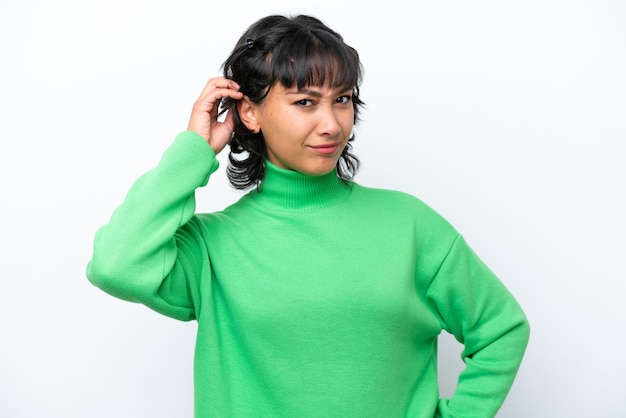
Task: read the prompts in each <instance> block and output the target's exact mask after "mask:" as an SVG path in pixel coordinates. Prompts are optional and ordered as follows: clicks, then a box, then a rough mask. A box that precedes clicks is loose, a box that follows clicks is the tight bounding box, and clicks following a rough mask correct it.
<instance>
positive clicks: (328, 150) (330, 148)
mask: <svg viewBox="0 0 626 418" xmlns="http://www.w3.org/2000/svg"><path fill="white" fill-rule="evenodd" d="M339 145H340V144H338V143H337V144H321V145H309V147H310V148H311V149H313V150H314V151H316V152H318V153H320V154H324V155H328V154H333V153H335V151H337V148H339Z"/></svg>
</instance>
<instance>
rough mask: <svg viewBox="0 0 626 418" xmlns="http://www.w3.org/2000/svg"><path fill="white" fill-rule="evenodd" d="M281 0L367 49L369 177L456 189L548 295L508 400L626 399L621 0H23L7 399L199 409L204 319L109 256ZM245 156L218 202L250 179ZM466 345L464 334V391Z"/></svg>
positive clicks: (150, 410) (128, 413)
mask: <svg viewBox="0 0 626 418" xmlns="http://www.w3.org/2000/svg"><path fill="white" fill-rule="evenodd" d="M409 4H410V5H409ZM270 13H281V14H294V13H308V14H313V15H315V16H317V17H319V18H321V19H322V20H324V21H325V22H326V23H328V24H329V25H330V26H331V27H333V28H334V29H336V30H337V31H339V32H340V33H341V34H342V35H343V36H344V38H345V39H346V41H347V42H348V43H349V44H351V45H353V46H354V47H355V48H356V49H357V50H358V51H359V52H360V54H361V57H362V61H363V64H364V66H365V80H364V83H363V87H362V92H361V93H362V97H363V99H364V100H365V101H366V103H367V108H366V110H365V112H364V114H363V121H362V123H361V124H360V125H359V126H358V127H357V130H356V133H357V141H356V142H355V152H356V153H357V154H358V155H359V156H360V158H361V160H362V170H361V172H360V174H359V175H358V176H357V178H356V180H357V181H359V182H360V183H362V184H364V185H370V186H377V187H385V188H391V189H399V190H403V191H407V192H410V193H412V194H414V195H416V196H418V197H420V198H421V199H423V200H424V201H426V202H427V203H428V204H429V205H431V206H432V207H434V208H435V209H436V210H438V211H439V212H440V213H441V214H442V215H443V216H445V217H446V218H447V219H448V220H450V221H451V222H452V223H453V224H454V225H455V226H456V227H457V229H459V230H460V231H461V232H462V233H463V234H464V235H465V236H466V239H467V240H468V241H469V242H470V244H471V245H472V246H473V247H474V249H475V250H476V251H477V252H478V254H479V255H480V256H481V257H482V258H483V259H484V260H485V261H486V262H487V264H489V265H490V266H491V267H492V269H493V270H494V271H495V272H496V273H497V274H498V275H499V276H500V278H501V279H502V281H503V282H504V283H505V284H506V285H507V286H508V287H509V288H510V289H511V291H512V292H513V293H514V294H515V296H516V297H517V298H518V300H519V302H520V303H521V305H522V306H523V308H524V309H525V311H526V313H527V315H528V317H529V319H530V322H531V326H532V335H531V341H530V345H529V347H528V351H527V355H526V357H525V359H524V362H523V364H522V367H521V370H520V372H519V375H518V379H517V381H516V382H515V384H514V386H513V388H512V390H511V393H510V395H509V397H508V399H507V401H506V403H505V404H504V406H503V407H502V410H501V413H500V414H499V415H498V416H499V417H504V418H529V417H532V418H535V417H547V418H559V417H564V418H576V417H581V418H589V417H603V418H624V417H626V406H625V405H624V401H623V395H624V392H625V390H626V361H625V359H624V353H625V352H626V341H625V338H624V329H625V324H626V308H625V306H624V305H625V303H624V300H625V299H626V298H625V297H626V290H625V289H624V281H625V280H624V279H625V278H626V273H625V271H626V255H625V254H626V244H625V238H624V237H625V235H626V223H625V221H624V214H625V213H626V196H625V191H626V145H625V142H626V76H625V75H626V4H625V3H624V2H623V1H620V0H614V1H610V0H586V1H585V0H574V1H565V0H562V1H557V0H544V1H539V0H527V1H524V2H500V1H486V0H478V1H473V2H466V1H460V0H451V1H446V2H426V1H417V2H412V3H407V2H405V1H400V0H388V1H384V2H377V3H374V4H366V3H355V2H350V4H348V2H338V1H336V0H334V1H328V0H320V1H316V2H309V1H307V2H305V1H300V2H298V1H295V2H294V1H292V2H287V1H247V0H244V1H238V2H215V1H208V0H204V1H199V0H182V1H176V2H167V1H160V2H159V1H157V2H154V1H147V0H137V1H133V0H124V1H121V0H109V1H107V2H104V1H91V2H86V1H78V0H58V1H55V2H47V1H43V0H40V1H37V0H19V1H18V0H1V1H0V60H1V62H0V141H1V145H0V182H1V186H2V187H1V189H0V192H1V193H2V194H1V198H0V199H1V200H0V208H1V209H2V213H1V214H2V216H1V217H0V231H1V232H0V233H1V234H2V235H1V237H2V245H3V246H2V249H1V251H0V266H1V267H2V273H0V280H1V282H0V285H1V286H0V417H2V418H43V417H45V418H49V417H54V418H56V417H62V418H86V417H89V418H100V417H102V418H104V417H107V418H108V417H116V418H131V417H132V418H139V417H151V418H160V417H163V418H165V417H168V418H171V417H177V418H179V417H191V416H192V415H193V401H192V396H193V394H192V389H193V386H192V366H193V344H194V332H195V324H194V323H182V322H177V321H174V320H172V319H169V318H165V317H161V316H159V315H158V314H156V313H153V312H152V311H149V310H148V309H147V308H145V307H143V306H139V305H135V304H131V303H128V302H122V301H119V300H116V299H114V298H112V297H110V296H108V295H106V294H104V293H102V292H101V291H99V290H98V289H96V288H95V287H93V286H91V284H89V282H88V281H87V279H86V278H85V267H86V264H87V262H88V260H89V258H90V256H91V246H92V240H93V236H94V234H95V231H96V229H97V228H98V227H99V226H100V225H102V224H103V223H105V222H106V221H107V220H108V217H109V215H110V214H111V212H112V211H113V209H114V208H115V207H116V206H117V205H118V204H119V203H120V202H121V199H122V198H123V196H124V195H125V193H126V190H127V189H128V187H129V186H130V184H131V183H132V181H134V179H135V178H136V177H137V176H138V175H140V174H141V173H143V172H144V171H146V170H147V169H149V168H151V167H152V166H153V165H154V164H156V162H157V161H158V159H159V157H160V155H161V152H162V151H163V150H164V149H165V148H166V147H167V146H168V145H169V144H170V143H171V141H172V140H173V138H174V136H175V135H176V134H177V133H178V132H179V131H181V130H183V129H185V127H186V124H187V118H188V116H189V112H190V109H191V105H192V104H193V101H194V100H195V99H196V97H197V95H198V94H199V93H200V91H201V89H202V87H203V86H204V83H205V82H206V80H207V79H208V78H209V77H211V76H214V75H217V74H219V71H220V65H221V63H222V62H223V60H224V59H225V58H226V57H227V55H228V53H229V52H230V49H231V48H232V46H233V44H234V42H235V41H236V39H237V38H238V37H239V36H240V34H241V33H242V32H243V31H244V30H245V29H246V27H247V26H248V25H249V24H250V23H252V22H253V21H254V20H256V19H258V18H260V17H262V16H264V15H266V14H270ZM220 157H221V160H222V161H224V162H225V160H224V158H223V157H225V153H223V154H221V155H220ZM224 166H225V164H222V170H220V171H219V172H218V173H217V174H216V175H214V177H213V178H212V180H211V183H210V184H209V185H208V186H207V187H206V188H204V189H202V190H201V191H200V192H199V193H198V210H200V211H211V210H217V209H221V208H222V207H224V206H225V205H227V204H229V203H231V202H232V201H234V200H235V199H237V198H238V197H239V195H240V194H239V192H235V191H233V190H232V189H230V187H229V186H228V184H227V182H226V177H225V175H224V172H223V167H224ZM459 353H460V347H459V346H458V344H457V343H456V342H454V340H452V339H451V338H450V337H448V336H445V335H444V336H442V340H441V354H440V356H441V357H440V362H441V364H440V371H441V381H442V382H441V388H442V393H443V394H444V395H449V394H450V393H451V392H452V391H453V389H454V385H455V378H456V377H455V376H456V374H457V373H458V371H459V370H460V369H461V367H462V363H461V361H460V360H459V358H458V355H459ZM381 418H389V417H381Z"/></svg>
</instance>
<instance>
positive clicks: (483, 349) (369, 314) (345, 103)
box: [87, 16, 529, 418]
mask: <svg viewBox="0 0 626 418" xmlns="http://www.w3.org/2000/svg"><path fill="white" fill-rule="evenodd" d="M360 81H361V64H360V62H359V57H358V54H357V52H356V51H355V50H354V49H352V48H351V47H350V46H348V45H346V44H345V43H344V41H343V39H342V37H341V36H340V35H339V34H338V33H336V32H334V31H333V30H331V29H329V28H328V27H327V26H325V25H324V24H323V23H322V22H320V21H319V20H317V19H315V18H313V17H308V16H297V17H291V18H290V17H282V16H268V17H265V18H263V19H260V20H259V21H257V22H256V23H254V24H253V25H252V26H250V27H249V28H248V30H247V31H246V32H245V33H244V34H243V35H242V37H241V38H240V39H239V41H238V42H237V44H236V46H235V48H234V50H233V52H232V54H231V55H230V57H229V58H228V59H227V60H226V61H225V63H224V75H223V76H221V77H216V78H212V79H210V80H209V81H208V83H207V85H206V87H205V88H204V90H203V92H202V94H201V95H200V97H199V99H198V100H197V101H196V103H195V104H194V106H193V110H192V114H191V117H190V121H189V125H188V129H187V130H186V131H184V132H182V133H181V134H180V135H178V137H177V138H176V139H175V141H174V142H173V144H172V145H171V146H170V148H169V149H168V150H167V151H166V152H165V153H164V155H163V157H162V159H161V161H160V162H159V164H158V165H157V167H155V168H154V169H152V170H151V171H149V172H148V173H146V174H144V175H143V176H142V177H140V178H139V179H138V180H137V181H136V182H135V184H134V185H133V186H132V188H131V189H130V191H129V193H128V195H127V197H126V199H125V201H124V202H123V204H122V205H121V206H120V207H119V208H118V209H117V210H116V211H115V212H114V214H113V215H112V217H111V220H110V222H109V223H108V224H107V225H105V226H103V227H102V228H101V229H100V230H99V231H98V232H97V234H96V238H95V245H94V254H93V258H92V260H91V261H90V263H89V265H88V268H87V275H88V277H89V279H90V280H91V281H92V282H93V283H94V284H95V285H97V286H99V287H100V288H102V289H103V290H104V291H106V292H108V293H110V294H112V295H114V296H116V297H119V298H123V299H126V300H130V301H135V302H140V303H143V304H145V305H147V306H148V307H150V308H152V309H154V310H156V311H158V312H160V313H162V314H165V315H168V316H170V317H173V318H176V319H180V320H196V321H197V322H198V333H197V340H196V353H195V378H194V380H195V411H196V412H195V415H196V417H220V418H223V417H342V418H347V417H359V418H363V417H377V418H392V417H428V418H432V417H435V416H441V417H492V416H494V415H495V414H496V412H497V410H498V409H499V407H500V406H501V404H502V402H503V401H504V399H505V397H506V395H507V393H508V391H509V389H510V387H511V384H512V382H513V380H514V377H515V375H516V373H517V370H518V368H519V365H520V363H521V360H522V357H523V353H524V350H525V348H526V345H527V342H528V335H529V328H528V323H527V320H526V318H525V316H524V313H523V312H522V310H521V309H520V307H519V305H518V303H517V302H516V301H515V299H514V298H513V296H512V295H511V294H510V293H509V292H508V291H507V289H506V288H505V287H504V285H503V284H502V283H501V282H500V281H499V280H498V279H497V278H496V277H495V276H494V274H493V273H492V272H491V271H490V270H489V269H488V268H487V267H486V266H485V265H484V264H483V263H482V262H481V261H480V260H479V258H478V257H477V256H476V255H475V254H474V253H473V252H472V250H471V249H470V248H469V247H468V245H467V244H466V243H465V241H464V240H463V238H462V237H461V236H460V235H459V233H458V232H457V231H456V230H455V229H454V228H453V227H452V226H451V225H450V224H449V223H448V222H446V220H444V219H443V218H442V217H441V216H439V215H438V214H437V213H436V212H434V211H433V210H432V209H430V208H429V207H428V206H426V205H425V204H424V203H422V202H421V201H420V200H418V199H417V198H415V197H413V196H410V195H407V194H405V193H401V192H396V191H387V190H379V189H371V188H366V187H363V186H361V185H359V184H356V183H354V182H353V181H352V180H351V178H352V176H353V175H354V174H355V172H356V169H357V168H358V159H357V158H356V157H355V156H354V155H352V154H351V152H350V149H351V144H350V142H351V141H352V140H353V139H354V135H353V132H352V128H353V126H354V124H355V123H356V122H357V121H358V113H359V109H360V107H361V106H362V102H361V99H360V97H359V83H360ZM227 144H229V148H230V155H229V161H230V164H229V167H228V175H229V179H230V181H231V183H232V184H233V185H234V186H235V187H237V188H240V189H251V190H250V191H249V192H248V193H247V194H245V195H244V196H243V197H242V198H241V199H240V200H239V201H238V202H236V203H235V204H233V205H231V206H229V207H227V208H226V209H224V210H223V211H221V212H217V213H210V214H195V213H194V211H195V201H194V194H195V191H196V189H197V188H199V187H202V186H204V185H205V184H206V183H207V181H208V179H209V177H210V175H211V173H213V172H214V171H215V170H217V168H218V162H217V160H216V155H217V154H218V153H219V152H221V151H222V150H223V149H224V148H225V146H226V145H227ZM442 330H445V331H447V332H450V333H452V334H454V336H455V337H456V338H457V340H459V341H460V342H462V343H463V344H464V351H463V356H464V360H465V363H466V369H465V370H464V371H463V372H462V374H461V375H460V376H459V382H458V387H457V390H456V391H455V393H454V396H452V398H451V399H440V397H439V392H438V382H437V365H436V354H437V336H438V335H439V334H440V333H441V331H442Z"/></svg>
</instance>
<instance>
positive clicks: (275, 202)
mask: <svg viewBox="0 0 626 418" xmlns="http://www.w3.org/2000/svg"><path fill="white" fill-rule="evenodd" d="M349 194H350V186H349V185H347V184H345V183H344V182H343V181H342V180H341V179H340V178H339V177H338V176H337V172H336V170H333V171H331V172H330V173H328V174H326V175H323V176H308V175H306V174H302V173H299V172H297V171H293V170H287V169H284V168H279V167H277V166H275V165H274V164H272V163H270V162H269V161H267V160H266V161H265V177H264V178H263V181H262V182H261V184H260V186H259V188H258V189H257V190H254V191H252V192H251V193H250V197H251V198H252V199H253V200H254V201H255V202H257V203H258V204H260V205H262V206H264V207H266V208H269V209H279V210H295V211H314V210H317V209H321V208H324V207H326V206H329V205H332V204H333V203H336V202H340V201H342V200H344V199H345V198H346V197H348V195H349Z"/></svg>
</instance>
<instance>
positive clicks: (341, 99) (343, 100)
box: [337, 95, 352, 103]
mask: <svg viewBox="0 0 626 418" xmlns="http://www.w3.org/2000/svg"><path fill="white" fill-rule="evenodd" d="M350 100H352V96H350V95H345V96H340V97H338V98H337V103H348V102H349V101H350Z"/></svg>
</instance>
